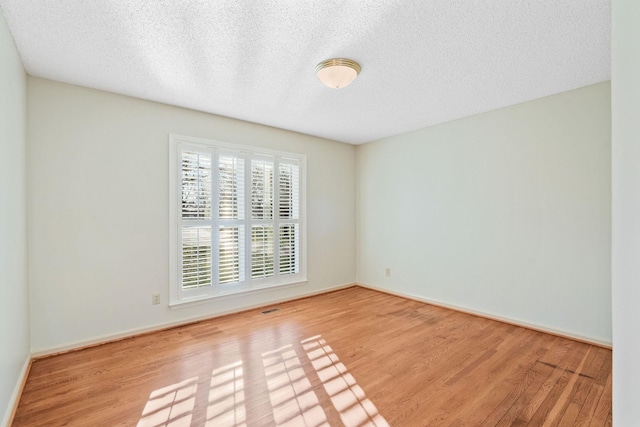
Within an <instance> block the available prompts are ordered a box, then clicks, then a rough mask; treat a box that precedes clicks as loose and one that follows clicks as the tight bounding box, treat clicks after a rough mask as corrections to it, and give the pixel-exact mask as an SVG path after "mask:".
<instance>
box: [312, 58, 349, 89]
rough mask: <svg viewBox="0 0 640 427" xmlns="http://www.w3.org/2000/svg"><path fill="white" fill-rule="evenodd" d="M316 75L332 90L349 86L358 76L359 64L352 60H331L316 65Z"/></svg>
mask: <svg viewBox="0 0 640 427" xmlns="http://www.w3.org/2000/svg"><path fill="white" fill-rule="evenodd" d="M316 73H317V74H318V78H319V79H320V81H321V82H322V83H324V84H325V85H326V86H328V87H330V88H332V89H340V88H343V87H345V86H349V85H350V84H351V82H352V81H353V80H355V78H356V77H358V74H360V64H358V63H357V62H356V61H354V60H352V59H344V58H333V59H327V60H326V61H322V62H321V63H319V64H318V65H316Z"/></svg>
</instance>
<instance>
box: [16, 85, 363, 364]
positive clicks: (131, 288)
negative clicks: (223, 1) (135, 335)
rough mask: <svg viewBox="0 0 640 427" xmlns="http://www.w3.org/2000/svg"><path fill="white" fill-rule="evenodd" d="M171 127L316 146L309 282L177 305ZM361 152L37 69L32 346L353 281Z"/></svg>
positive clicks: (311, 160)
mask: <svg viewBox="0 0 640 427" xmlns="http://www.w3.org/2000/svg"><path fill="white" fill-rule="evenodd" d="M169 133H177V134H182V135H190V136H195V137H201V138H210V139H217V140H220V141H226V142H234V143H239V144H246V145H253V146H261V147H267V148H271V149H276V150H285V151H292V152H297V153H303V154H306V155H307V211H308V215H307V249H308V270H307V271H308V278H309V282H308V284H307V285H305V286H300V287H294V288H286V289H278V290H269V291H265V292H264V293H260V294H253V295H251V296H242V297H233V298H227V299H224V300H214V301H212V302H210V303H207V304H203V305H198V306H194V307H187V308H180V309H174V310H171V309H169V308H168V307H167V302H168V290H169V243H168V236H169V214H168V209H169V208H168V203H169V202H168V183H169V177H168V135H169ZM355 151H356V150H355V147H354V146H350V145H347V144H342V143H337V142H333V141H328V140H323V139H319V138H314V137H310V136H305V135H301V134H296V133H292V132H287V131H283V130H278V129H274V128H268V127H265V126H261V125H257V124H250V123H246V122H240V121H237V120H231V119H227V118H223V117H217V116H213V115H209V114H204V113H199V112H195V111H191V110H186V109H181V108H178V107H172V106H167V105H162V104H157V103H152V102H147V101H142V100H138V99H133V98H128V97H124V96H120V95H116V94H111V93H106V92H100V91H96V90H90V89H86V88H81V87H77V86H72V85H67V84H62V83H56V82H52V81H48V80H43V79H38V78H31V77H29V80H28V162H29V166H30V167H29V177H28V178H29V179H28V182H29V193H28V194H29V203H30V215H29V227H30V239H29V245H30V247H29V257H30V258H29V259H30V274H31V287H32V288H31V289H32V293H31V312H32V316H31V321H32V350H33V351H34V353H35V354H39V353H42V352H47V351H50V350H52V349H57V348H64V347H67V346H74V345H76V344H79V343H86V342H91V341H99V340H101V339H104V338H106V337H113V336H118V335H120V334H127V333H130V332H134V331H140V330H144V329H147V328H153V327H155V326H158V325H164V324H171V323H176V322H180V321H183V320H185V319H192V318H198V317H206V316H211V315H215V314H218V313H225V312H229V311H233V310H239V309H242V308H243V307H248V306H256V305H264V304H267V303H269V302H270V301H274V300H280V299H286V298H293V297H296V296H298V295H304V294H308V293H312V292H318V291H321V290H324V289H329V288H331V287H336V286H339V285H345V284H350V283H353V282H354V279H355ZM153 293H160V294H161V299H162V304H161V305H156V306H154V305H151V295H152V294H153Z"/></svg>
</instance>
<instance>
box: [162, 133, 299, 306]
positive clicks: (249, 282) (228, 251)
mask: <svg viewBox="0 0 640 427" xmlns="http://www.w3.org/2000/svg"><path fill="white" fill-rule="evenodd" d="M169 149H170V151H169V152H170V154H169V158H170V223H171V230H170V246H171V264H170V270H171V271H170V274H171V292H170V296H171V298H170V300H171V301H170V304H171V305H177V304H182V303H187V302H191V301H197V300H201V299H205V298H211V297H215V296H221V295H229V294H235V293H239V292H246V291H251V290H256V289H262V288H268V287H273V286H281V285H288V284H294V283H301V282H304V281H306V271H305V267H306V262H305V224H304V219H305V218H304V212H305V209H304V188H305V187H304V182H305V157H304V156H303V155H300V154H291V153H282V152H276V151H270V150H264V149H260V148H253V147H246V146H238V145H232V144H226V143H221V142H216V141H208V140H202V139H197V138H191V137H185V136H179V135H170V137H169Z"/></svg>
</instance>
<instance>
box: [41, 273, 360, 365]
mask: <svg viewBox="0 0 640 427" xmlns="http://www.w3.org/2000/svg"><path fill="white" fill-rule="evenodd" d="M353 286H356V284H355V283H348V284H343V285H337V286H332V287H330V288H324V289H321V290H319V291H313V292H307V293H303V294H299V295H296V296H294V297H289V298H277V299H274V300H270V301H265V302H262V303H259V304H254V305H251V306H246V307H243V308H241V309H238V310H229V311H223V312H218V313H215V314H209V315H202V316H195V317H190V318H187V319H182V320H178V321H174V322H166V323H159V324H156V325H151V326H147V327H144V328H135V329H129V330H126V331H122V332H118V333H115V334H107V335H102V336H99V337H95V338H92V339H89V340H80V341H74V342H71V343H68V344H65V345H62V346H59V347H51V348H45V349H40V350H34V351H33V352H32V354H31V356H32V357H33V358H41V357H47V356H53V355H56V354H60V353H66V352H69V351H73V350H80V349H82V348H86V347H93V346H96V345H101V344H106V343H108V342H112V341H118V340H122V339H126V338H131V337H133V336H136V335H141V334H146V333H149V332H156V331H161V330H163V329H169V328H174V327H176V326H182V325H186V324H189V323H193V322H199V321H202V320H207V319H215V318H216V317H222V316H228V315H230V314H235V313H241V312H244V311H249V310H255V309H257V308H260V307H266V306H269V305H273V304H280V303H283V302H288V301H295V300H298V299H302V298H308V297H312V296H314V295H321V294H326V293H329V292H334V291H338V290H340V289H346V288H350V287H353Z"/></svg>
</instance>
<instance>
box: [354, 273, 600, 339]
mask: <svg viewBox="0 0 640 427" xmlns="http://www.w3.org/2000/svg"><path fill="white" fill-rule="evenodd" d="M356 285H357V286H360V287H363V288H367V289H371V290H374V291H378V292H384V293H387V294H390V295H395V296H398V297H402V298H407V299H410V300H414V301H418V302H423V303H426V304H431V305H435V306H438V307H442V308H448V309H450V310H454V311H459V312H461V313H466V314H471V315H474V316H479V317H484V318H487V319H491V320H496V321H498V322H502V323H508V324H510V325H515V326H521V327H523V328H527V329H532V330H534V331H538V332H544V333H547V334H551V335H557V336H560V337H563V338H569V339H572V340H574V341H580V342H584V343H587V344H593V345H597V346H599V347H604V348H608V349H611V348H612V343H611V341H603V340H600V339H598V338H593V337H589V336H585V335H579V334H576V333H573V332H567V331H563V330H560V329H553V328H549V327H546V326H540V325H536V324H533V323H527V322H524V321H522V320H519V319H511V318H509V317H503V316H498V315H496V314H493V313H486V312H483V311H479V310H474V309H471V308H467V307H461V306H458V305H454V304H448V303H445V302H442V301H437V300H432V299H428V298H424V297H421V296H418V295H412V294H408V293H404V292H398V291H392V290H389V289H385V288H380V287H377V286H372V285H366V284H363V283H356Z"/></svg>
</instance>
